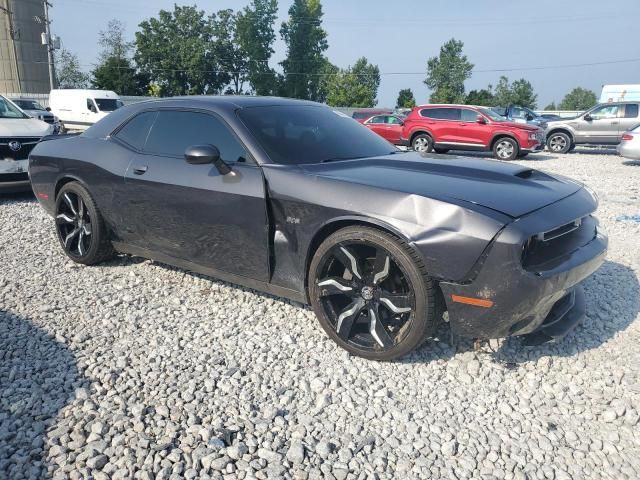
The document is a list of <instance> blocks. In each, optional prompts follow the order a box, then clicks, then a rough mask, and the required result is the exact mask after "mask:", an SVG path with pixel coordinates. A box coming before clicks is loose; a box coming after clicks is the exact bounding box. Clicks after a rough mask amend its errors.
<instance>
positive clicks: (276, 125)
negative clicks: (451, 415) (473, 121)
mask: <svg viewBox="0 0 640 480" xmlns="http://www.w3.org/2000/svg"><path fill="white" fill-rule="evenodd" d="M49 138H51V139H52V140H48V141H43V142H41V143H40V144H39V145H38V146H37V147H36V148H35V149H34V151H33V152H32V153H31V157H30V165H29V168H30V172H31V180H32V184H33V188H34V191H35V192H36V197H37V198H38V200H39V202H40V204H41V205H42V207H44V209H45V210H46V211H47V212H48V213H49V214H51V215H52V216H53V217H54V218H55V221H53V222H52V228H54V229H55V231H56V233H57V236H58V239H59V241H60V246H61V248H62V250H63V251H64V252H65V254H66V255H67V256H69V258H71V259H72V260H73V261H75V262H78V263H83V264H94V263H99V262H101V261H103V260H106V259H107V258H109V257H110V256H111V255H113V253H114V250H115V251H118V252H122V253H127V254H131V255H139V256H143V257H147V258H154V259H157V260H159V261H162V262H164V263H167V264H171V265H175V266H178V267H181V268H185V269H187V270H191V271H195V272H200V273H203V274H207V275H211V276H214V277H217V278H220V279H223V280H226V281H230V282H233V283H236V284H240V285H245V286H248V287H251V288H254V289H257V290H260V291H264V292H268V293H270V294H273V295H279V296H282V297H286V298H289V299H292V300H295V301H298V302H304V303H310V304H311V305H312V306H313V309H314V311H315V313H316V314H317V317H318V319H319V321H320V324H321V325H322V327H323V328H324V330H325V331H326V332H327V334H328V335H329V337H331V338H332V339H333V340H334V341H335V342H337V343H338V344H339V345H340V346H342V347H343V348H345V349H347V350H348V351H349V352H351V353H353V354H355V355H360V356H363V357H366V358H370V359H378V360H389V359H393V358H397V357H399V356H402V355H404V354H406V353H408V352H409V351H411V350H413V349H414V348H416V347H417V346H418V345H419V344H421V343H422V342H423V341H424V340H425V339H426V338H428V337H429V336H430V335H432V333H433V332H434V331H435V328H436V327H437V325H438V323H439V321H440V320H441V319H442V314H443V308H446V309H448V311H449V315H448V319H449V325H450V326H451V328H452V329H453V332H454V333H456V334H458V335H463V336H469V337H482V338H494V337H504V336H509V335H522V334H528V333H530V332H538V334H539V335H544V336H545V337H546V338H547V339H550V338H560V337H562V336H563V335H564V334H565V333H567V332H568V331H569V330H570V329H571V327H573V326H575V325H576V323H578V322H579V321H580V320H581V318H582V316H583V314H584V310H585V303H584V295H583V293H582V289H581V287H580V285H579V283H580V282H581V281H582V280H583V279H584V278H586V277H587V276H589V275H590V274H591V273H592V272H594V271H595V270H596V269H597V268H598V267H599V266H600V264H601V263H602V262H603V261H604V258H605V254H606V249H607V239H606V237H605V236H604V235H603V234H602V233H600V232H599V231H598V223H597V220H596V219H595V217H594V216H593V215H592V214H593V212H594V211H595V209H596V207H597V200H596V197H595V196H594V195H593V194H591V193H590V192H589V191H588V190H587V189H586V188H584V187H583V186H582V185H581V184H579V183H577V182H574V181H571V180H569V179H567V178H564V177H559V178H556V177H553V176H551V175H549V174H546V173H543V172H539V171H536V170H532V169H530V168H525V167H522V166H520V165H509V164H506V163H503V162H493V161H486V160H481V159H454V158H451V159H437V158H435V159H434V160H433V161H431V162H425V161H424V159H423V158H422V157H421V156H420V155H418V154H416V153H414V152H408V153H403V152H400V151H398V150H397V149H395V148H393V147H392V146H390V145H389V143H388V142H387V141H385V140H383V139H382V138H380V137H379V136H377V135H375V134H374V133H373V132H371V131H368V130H367V129H366V128H362V127H361V126H360V125H357V124H356V123H355V122H353V121H352V120H351V119H350V118H349V117H346V116H345V115H343V114H341V113H338V112H335V111H334V110H332V109H331V108H328V107H326V106H323V105H320V104H317V103H313V102H306V101H297V100H290V99H277V98H269V97H248V96H238V97H232V96H230V97H183V98H174V99H162V100H156V101H148V102H142V103H135V104H132V105H128V106H126V107H124V108H121V109H119V110H117V111H115V112H114V113H112V114H111V115H109V116H107V117H105V118H104V119H102V120H101V121H100V122H98V123H97V124H96V125H94V126H93V127H91V128H89V129H88V130H87V131H86V132H84V134H82V135H80V136H74V137H65V138H60V139H55V138H56V137H49ZM247 328H251V325H250V324H247ZM538 334H537V335H538Z"/></svg>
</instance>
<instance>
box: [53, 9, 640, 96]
mask: <svg viewBox="0 0 640 480" xmlns="http://www.w3.org/2000/svg"><path fill="white" fill-rule="evenodd" d="M50 3H52V4H53V8H51V9H50V16H51V19H52V21H53V24H52V32H53V33H54V34H56V35H59V36H60V37H61V39H62V43H63V46H64V47H65V48H67V49H69V50H71V51H72V52H74V53H76V54H77V55H78V57H79V59H80V62H81V64H82V65H83V68H84V69H86V70H91V69H92V66H93V65H94V64H95V62H96V57H97V54H98V45H97V40H98V33H99V32H100V30H103V29H105V28H106V25H107V22H108V21H109V20H110V19H113V18H117V19H118V20H121V21H122V22H123V23H124V24H125V26H126V29H127V33H128V35H129V37H130V38H131V39H133V38H134V33H135V31H136V29H137V26H138V24H139V23H140V22H141V21H142V20H144V19H146V18H149V17H151V16H156V15H157V13H158V11H159V10H160V9H162V8H164V9H169V10H171V9H173V4H174V3H178V4H180V5H185V4H186V5H193V4H194V3H195V4H197V6H198V7H199V8H201V9H203V10H205V11H206V12H207V13H211V12H215V11H218V10H221V9H224V8H233V9H235V10H239V9H241V8H242V7H244V6H245V5H246V4H247V3H249V1H248V0H235V1H233V0H198V1H195V0H186V1H184V2H182V1H180V0H50ZM291 3H292V0H279V7H280V12H279V19H278V22H277V26H276V30H279V28H280V22H281V21H283V20H285V19H286V18H287V10H288V8H289V6H290V5H291ZM322 5H323V9H324V22H323V27H324V29H325V30H326V31H327V33H328V41H329V49H328V50H327V52H326V54H327V56H328V58H329V60H330V61H331V62H332V63H333V64H335V65H338V66H339V67H342V68H346V67H347V66H349V65H352V64H353V63H355V61H356V60H357V59H358V58H359V57H361V56H365V57H367V59H368V60H369V61H370V62H371V63H374V64H377V65H378V67H379V68H380V72H381V74H382V75H381V77H382V81H381V84H380V89H379V90H378V105H379V106H390V107H392V106H394V105H395V101H396V98H397V96H398V91H399V90H400V89H402V88H411V89H412V90H413V92H414V94H415V96H416V100H417V101H418V103H426V102H427V101H428V96H429V90H428V88H427V87H426V86H425V85H424V83H423V81H424V79H425V76H426V64H427V60H428V59H429V58H430V57H432V56H435V55H437V54H438V52H439V50H440V46H441V45H442V44H443V43H444V42H446V41H447V40H449V39H450V38H452V37H454V38H456V39H458V40H462V41H463V42H464V52H465V54H466V55H467V57H468V58H469V60H470V61H471V62H472V63H473V64H474V65H475V68H474V73H473V75H472V77H471V78H470V79H469V80H467V82H466V89H467V91H469V90H472V89H476V88H485V87H486V86H487V85H489V84H493V85H495V84H496V83H497V81H498V78H499V77H500V75H506V76H508V77H509V79H510V80H516V79H519V78H522V77H524V78H526V79H527V80H529V81H530V82H531V83H532V84H533V87H534V89H535V91H536V93H537V94H538V107H539V108H543V107H544V106H546V105H547V104H548V103H550V102H552V101H555V102H556V103H557V102H559V101H560V100H561V99H562V97H563V96H564V95H565V94H566V93H567V92H569V91H570V90H571V89H572V88H574V87H576V86H582V87H585V88H589V89H591V90H593V91H595V92H596V94H597V95H598V96H599V95H600V90H601V88H602V85H603V84H621V83H622V84H623V83H640V50H638V44H637V30H638V27H639V25H640V2H639V1H638V0H608V1H606V2H603V1H601V0H535V1H533V2H529V1H524V0H322ZM278 37H279V35H278ZM634 38H635V39H636V40H634ZM275 50H276V53H275V55H274V57H273V62H272V63H273V66H276V65H277V62H279V61H281V60H282V59H283V58H284V56H285V54H286V51H285V46H284V44H283V43H282V41H281V40H280V39H279V38H278V41H277V42H276V44H275ZM631 60H632V61H631ZM605 62H608V63H605ZM585 64H586V65H585ZM594 64H595V65H594Z"/></svg>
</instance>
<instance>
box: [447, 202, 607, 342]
mask: <svg viewBox="0 0 640 480" xmlns="http://www.w3.org/2000/svg"><path fill="white" fill-rule="evenodd" d="M589 200H590V198H589V197H588V193H587V192H586V191H585V190H581V191H580V192H578V193H576V194H574V195H572V196H570V197H568V198H566V199H564V200H561V201H559V202H557V203H555V204H553V205H550V206H548V207H545V208H543V209H540V210H538V211H536V212H534V213H532V214H529V215H527V216H524V217H522V218H520V219H518V220H517V221H514V222H513V223H511V224H509V225H508V226H507V227H505V229H504V230H503V231H502V232H501V233H500V234H498V235H497V237H496V238H495V239H494V241H493V243H492V244H491V245H490V247H489V248H488V249H487V251H485V253H484V254H483V257H482V258H481V259H480V260H479V261H478V264H477V265H476V267H475V268H474V271H472V272H470V275H469V277H468V279H467V280H466V281H464V282H460V283H453V282H445V281H443V282H441V283H440V286H441V288H442V292H443V295H444V298H445V302H446V304H447V309H448V311H449V321H450V324H451V328H452V331H453V333H455V334H457V335H461V336H466V337H473V338H485V339H486V338H501V337H507V336H513V335H526V334H531V333H533V332H538V333H539V334H538V335H537V337H538V338H537V339H532V338H531V337H530V340H532V343H541V341H542V340H544V341H548V340H550V339H558V338H562V337H563V336H564V335H566V334H567V333H568V332H569V331H570V330H571V329H572V328H573V327H575V325H577V324H578V323H579V322H580V321H581V319H582V317H583V316H584V294H583V292H582V288H581V286H580V285H579V283H580V282H581V281H582V280H584V279H585V278H587V277H588V276H589V275H591V274H592V273H593V272H595V271H596V270H597V269H598V268H599V267H600V265H602V263H603V262H604V260H605V258H606V253H607V245H608V240H607V237H606V235H605V234H604V233H603V232H602V231H601V229H599V227H598V221H597V220H596V219H595V218H594V217H593V216H591V213H592V212H593V211H594V210H595V206H596V201H595V199H591V201H589ZM574 219H579V228H575V229H570V228H566V229H565V230H566V231H565V230H562V229H560V228H558V226H559V225H562V226H563V228H564V226H565V225H564V224H563V222H566V225H571V221H572V220H574ZM575 222H576V223H578V221H577V220H575ZM540 232H547V234H548V235H547V236H548V238H549V240H546V241H545V240H544V238H545V234H541V233H540ZM549 232H551V233H549ZM554 233H555V234H557V235H554ZM532 239H533V243H536V242H537V243H539V244H540V245H535V248H536V250H533V251H532V252H530V251H529V250H528V249H530V248H532V247H531V244H532ZM539 239H542V240H539ZM458 299H482V300H483V301H484V302H482V301H480V302H467V303H460V301H459V300H458Z"/></svg>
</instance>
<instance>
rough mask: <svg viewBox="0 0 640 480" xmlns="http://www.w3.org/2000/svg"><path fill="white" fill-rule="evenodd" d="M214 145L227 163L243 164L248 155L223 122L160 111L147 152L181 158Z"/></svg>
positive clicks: (182, 113) (196, 113) (145, 148)
mask: <svg viewBox="0 0 640 480" xmlns="http://www.w3.org/2000/svg"><path fill="white" fill-rule="evenodd" d="M206 144H211V145H215V146H216V147H218V150H220V158H222V160H224V161H225V162H229V163H234V162H243V161H245V160H246V157H247V153H246V152H245V150H244V148H243V147H242V145H240V143H239V142H238V140H237V139H236V137H235V136H234V135H233V133H231V131H230V130H229V129H228V128H227V126H226V125H224V124H223V123H222V121H220V120H218V119H217V118H216V117H214V116H212V115H208V114H206V113H199V112H183V111H178V110H164V111H162V110H161V111H159V112H158V116H157V118H156V121H155V122H154V124H153V127H151V132H149V137H148V139H147V143H146V145H145V147H144V150H145V152H149V153H155V154H158V155H164V156H170V157H182V156H183V155H184V152H185V150H186V149H187V147H190V146H192V145H206Z"/></svg>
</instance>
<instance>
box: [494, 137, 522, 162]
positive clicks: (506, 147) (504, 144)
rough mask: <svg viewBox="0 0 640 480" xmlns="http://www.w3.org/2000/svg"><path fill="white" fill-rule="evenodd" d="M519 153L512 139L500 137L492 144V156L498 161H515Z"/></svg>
mask: <svg viewBox="0 0 640 480" xmlns="http://www.w3.org/2000/svg"><path fill="white" fill-rule="evenodd" d="M519 151H520V148H519V147H518V142H516V141H515V140H514V139H513V138H509V137H502V138H499V139H497V140H496V141H495V143H494V144H493V155H494V156H495V157H496V158H497V159H498V160H506V161H509V160H515V159H516V158H518V154H519Z"/></svg>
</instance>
